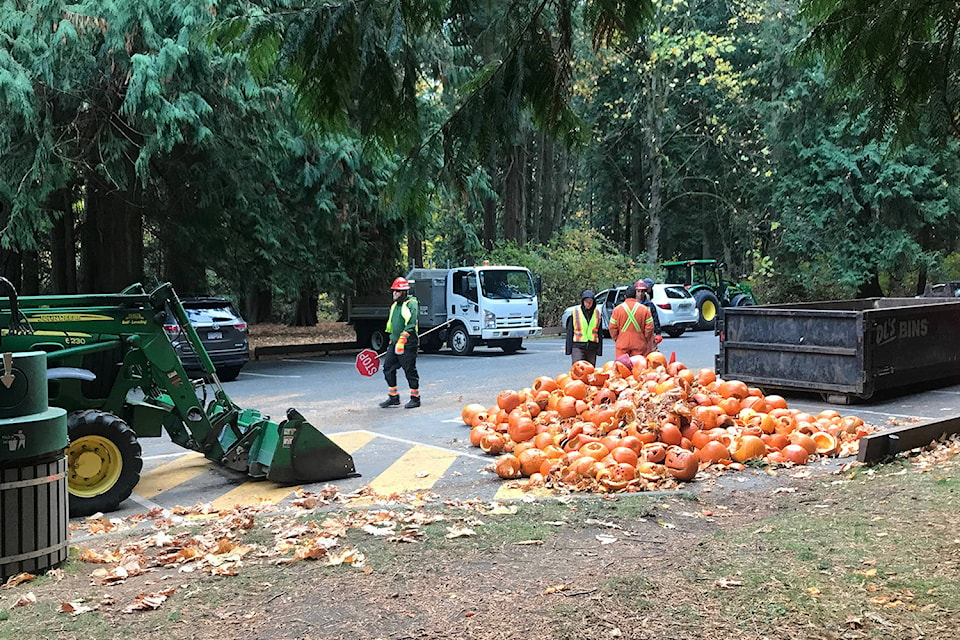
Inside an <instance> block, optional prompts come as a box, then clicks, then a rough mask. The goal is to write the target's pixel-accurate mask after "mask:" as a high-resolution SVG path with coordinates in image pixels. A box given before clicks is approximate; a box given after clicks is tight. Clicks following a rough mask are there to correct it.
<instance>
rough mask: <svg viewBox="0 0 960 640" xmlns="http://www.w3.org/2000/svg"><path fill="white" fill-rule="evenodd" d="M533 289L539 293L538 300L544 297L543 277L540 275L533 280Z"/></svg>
mask: <svg viewBox="0 0 960 640" xmlns="http://www.w3.org/2000/svg"><path fill="white" fill-rule="evenodd" d="M533 287H534V289H536V291H537V297H538V298H539V297H540V296H542V295H543V276H541V275H540V274H539V273H538V274H537V275H536V276H534V278H533Z"/></svg>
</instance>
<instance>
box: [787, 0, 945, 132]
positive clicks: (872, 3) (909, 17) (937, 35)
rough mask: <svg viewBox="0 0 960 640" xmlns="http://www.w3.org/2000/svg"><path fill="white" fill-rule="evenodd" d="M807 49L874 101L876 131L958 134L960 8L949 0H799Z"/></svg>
mask: <svg viewBox="0 0 960 640" xmlns="http://www.w3.org/2000/svg"><path fill="white" fill-rule="evenodd" d="M801 6H802V7H803V13H804V16H805V17H806V19H807V20H808V21H809V23H810V24H811V25H812V30H811V33H810V35H809V37H808V38H807V40H806V42H805V43H804V49H805V51H806V52H807V54H808V55H813V54H814V53H816V54H819V55H822V56H823V58H824V59H825V60H826V62H827V65H828V66H829V68H830V69H831V70H832V71H833V72H835V73H836V75H837V78H838V79H839V81H840V83H841V85H842V86H843V87H844V88H849V89H852V90H853V91H854V92H855V93H856V94H858V97H859V98H861V99H862V101H863V102H865V103H866V104H867V105H870V106H872V107H874V109H872V114H873V118H874V122H875V123H876V124H878V125H879V128H880V130H881V131H883V130H885V129H886V128H888V127H890V126H893V127H896V128H897V129H898V130H899V131H900V133H901V134H903V135H904V137H906V136H910V139H916V134H922V133H923V131H921V127H922V126H924V125H926V126H927V127H928V132H929V125H930V124H931V123H933V125H934V130H935V133H936V134H938V135H940V136H943V135H947V136H953V137H954V138H960V40H958V38H957V33H958V29H960V12H958V11H957V4H956V2H955V1H954V0H803V1H802V2H801Z"/></svg>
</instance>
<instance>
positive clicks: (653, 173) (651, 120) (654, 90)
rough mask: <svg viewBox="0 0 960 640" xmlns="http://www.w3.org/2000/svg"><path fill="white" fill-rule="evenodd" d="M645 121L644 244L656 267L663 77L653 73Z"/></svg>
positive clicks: (658, 229)
mask: <svg viewBox="0 0 960 640" xmlns="http://www.w3.org/2000/svg"><path fill="white" fill-rule="evenodd" d="M648 82H649V85H648V87H649V88H648V92H647V95H648V100H647V122H646V127H645V128H644V131H645V132H646V134H647V139H646V145H645V148H646V150H647V153H648V158H647V162H646V165H647V167H648V171H649V174H650V185H649V192H648V197H649V200H648V202H647V223H646V230H645V234H644V235H645V238H644V239H645V245H646V249H647V262H649V263H650V264H651V265H656V264H657V263H658V262H659V260H660V229H661V227H662V226H663V219H662V216H663V211H662V209H663V157H662V155H661V148H660V145H661V142H662V140H663V131H662V129H663V116H662V114H663V109H664V107H665V104H666V96H665V95H663V93H664V92H665V91H666V89H665V88H663V87H662V84H663V83H662V78H661V77H660V75H659V73H658V72H657V71H656V70H654V71H653V72H652V73H650V75H649V79H648Z"/></svg>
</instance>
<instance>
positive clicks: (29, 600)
mask: <svg viewBox="0 0 960 640" xmlns="http://www.w3.org/2000/svg"><path fill="white" fill-rule="evenodd" d="M31 604H37V596H35V595H33V591H28V592H26V593H25V594H23V595H22V596H20V597H19V598H17V601H16V602H14V603H13V606H14V607H26V606H27V605H31Z"/></svg>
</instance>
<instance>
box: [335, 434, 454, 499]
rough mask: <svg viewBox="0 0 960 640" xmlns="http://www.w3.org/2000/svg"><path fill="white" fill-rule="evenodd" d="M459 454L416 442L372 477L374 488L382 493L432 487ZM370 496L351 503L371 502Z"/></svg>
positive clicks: (421, 489)
mask: <svg viewBox="0 0 960 640" xmlns="http://www.w3.org/2000/svg"><path fill="white" fill-rule="evenodd" d="M456 459H457V454H456V453H454V452H452V451H444V450H442V449H438V448H436V447H425V446H419V445H418V446H415V447H412V448H411V449H410V450H409V451H407V452H406V453H405V454H403V455H402V456H400V458H399V459H398V460H397V461H396V462H394V463H393V464H392V465H390V466H389V467H387V468H386V470H384V472H383V473H381V474H380V475H378V476H377V477H376V478H374V479H373V480H371V481H370V485H369V486H370V488H371V489H372V490H373V491H374V492H375V493H377V494H379V495H390V494H392V493H404V492H409V491H423V490H425V489H430V488H431V487H433V485H434V484H436V483H437V481H438V480H439V479H440V476H442V475H443V474H444V473H445V472H446V471H447V469H449V468H450V465H451V464H453V462H454V461H455V460H456ZM373 502H374V501H373V500H371V499H369V498H357V499H355V500H353V501H351V503H350V504H351V505H363V504H371V503H373Z"/></svg>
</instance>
